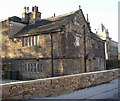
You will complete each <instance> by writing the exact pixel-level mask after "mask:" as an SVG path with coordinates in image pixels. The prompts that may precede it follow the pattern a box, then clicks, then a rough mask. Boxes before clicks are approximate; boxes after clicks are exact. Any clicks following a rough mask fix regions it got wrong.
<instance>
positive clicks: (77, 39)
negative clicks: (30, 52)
mask: <svg viewBox="0 0 120 101" xmlns="http://www.w3.org/2000/svg"><path fill="white" fill-rule="evenodd" d="M75 44H76V46H80V37H77V36H76V42H75Z"/></svg>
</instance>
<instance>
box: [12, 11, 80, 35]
mask: <svg viewBox="0 0 120 101" xmlns="http://www.w3.org/2000/svg"><path fill="white" fill-rule="evenodd" d="M79 11H80V10H77V11H74V12H71V13H67V14H64V15H60V16H56V17H51V18H47V19H41V20H38V21H36V22H33V23H31V24H28V25H27V26H26V27H25V28H24V29H22V30H21V31H20V32H18V33H16V34H15V35H14V36H13V37H21V36H26V35H33V34H37V33H42V32H47V31H52V30H57V29H60V28H62V27H63V26H65V25H66V24H67V23H68V22H69V21H71V19H72V18H73V17H74V16H75V15H76V13H78V12H79Z"/></svg>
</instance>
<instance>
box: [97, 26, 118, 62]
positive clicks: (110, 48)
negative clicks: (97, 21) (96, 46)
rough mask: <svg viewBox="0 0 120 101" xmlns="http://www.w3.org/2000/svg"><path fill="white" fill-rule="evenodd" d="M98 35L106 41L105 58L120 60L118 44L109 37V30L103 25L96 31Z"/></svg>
mask: <svg viewBox="0 0 120 101" xmlns="http://www.w3.org/2000/svg"><path fill="white" fill-rule="evenodd" d="M96 34H97V35H98V36H99V37H100V38H101V39H102V40H104V41H105V56H106V60H111V59H112V60H118V42H116V41H114V40H112V39H111V38H110V37H109V32H108V29H106V28H105V26H104V25H103V24H101V25H100V26H99V28H98V30H97V31H96Z"/></svg>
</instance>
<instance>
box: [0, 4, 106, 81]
mask: <svg viewBox="0 0 120 101" xmlns="http://www.w3.org/2000/svg"><path fill="white" fill-rule="evenodd" d="M2 26H3V27H2V29H1V30H2V38H3V40H2V43H3V45H2V50H3V51H2V53H1V58H2V59H3V70H4V71H5V72H7V74H10V75H9V77H11V78H14V79H16V78H19V79H38V78H46V77H53V76H61V75H70V74H78V73H83V72H92V71H98V70H104V69H105V68H106V61H105V51H104V50H105V44H104V42H105V41H104V40H102V39H101V38H100V37H98V36H97V35H96V34H95V33H93V32H92V31H91V28H90V22H89V21H88V17H87V20H86V19H85V16H84V14H83V11H82V9H80V8H79V10H76V11H74V12H71V13H67V14H64V15H60V16H55V14H54V16H53V17H50V18H47V19H41V13H40V12H39V11H38V7H37V6H34V7H32V12H30V11H29V8H28V7H24V12H23V14H22V18H19V17H16V16H14V17H10V18H9V19H8V20H6V21H3V22H2ZM4 28H5V30H3V29H4ZM8 70H9V72H8Z"/></svg>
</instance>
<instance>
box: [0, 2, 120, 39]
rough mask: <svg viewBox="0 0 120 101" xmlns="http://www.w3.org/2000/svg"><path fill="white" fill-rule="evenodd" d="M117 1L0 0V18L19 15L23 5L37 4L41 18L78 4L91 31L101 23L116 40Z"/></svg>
mask: <svg viewBox="0 0 120 101" xmlns="http://www.w3.org/2000/svg"><path fill="white" fill-rule="evenodd" d="M118 1H120V0H19V1H18V0H0V12H1V14H0V20H2V19H5V18H8V17H11V16H19V17H21V15H22V11H23V7H24V6H28V7H30V11H31V9H32V6H38V7H39V11H40V12H41V13H42V18H47V17H51V16H53V14H54V13H56V16H57V15H60V14H64V13H69V12H71V11H75V10H78V9H79V5H81V8H82V10H83V13H84V15H85V17H86V14H88V15H89V21H90V24H91V28H92V31H93V32H95V29H97V28H98V27H99V25H100V24H101V23H103V24H104V25H105V27H106V28H107V29H108V31H109V34H110V37H111V38H112V39H113V40H115V41H118Z"/></svg>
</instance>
